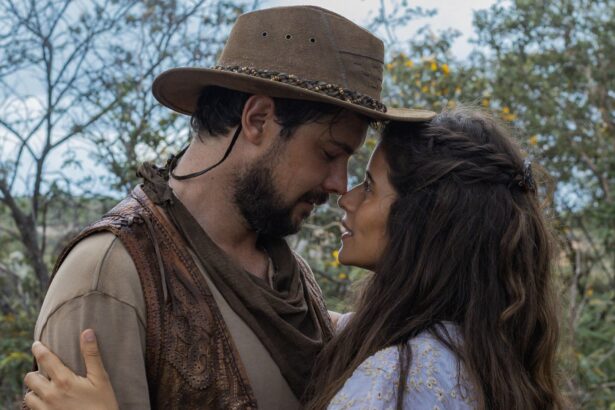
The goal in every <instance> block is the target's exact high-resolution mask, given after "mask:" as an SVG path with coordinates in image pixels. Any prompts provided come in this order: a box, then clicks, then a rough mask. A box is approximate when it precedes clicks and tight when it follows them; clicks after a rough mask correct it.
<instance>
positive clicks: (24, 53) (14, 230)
mask: <svg viewBox="0 0 615 410" xmlns="http://www.w3.org/2000/svg"><path fill="white" fill-rule="evenodd" d="M300 3H301V4H306V3H308V4H315V5H321V6H325V7H328V8H330V9H332V10H334V11H338V12H340V13H342V14H344V15H346V16H348V17H349V18H351V19H352V20H354V21H355V22H357V23H358V24H361V25H363V26H364V27H366V28H368V29H369V30H371V31H372V32H375V33H376V34H377V35H378V36H379V37H380V38H382V39H383V41H385V44H386V47H387V48H386V49H387V56H386V66H385V93H384V94H385V101H386V103H387V104H390V105H394V106H395V105H404V106H412V107H423V108H430V109H433V110H436V111H438V110H442V109H446V108H447V107H453V106H455V105H456V104H459V103H460V102H463V103H471V104H474V105H476V106H479V107H483V108H485V109H488V110H491V111H493V112H495V113H496V114H497V115H498V116H500V117H501V118H502V119H503V120H504V121H506V122H508V123H510V125H511V126H512V127H515V129H516V130H517V131H516V134H517V136H518V138H519V140H520V142H521V144H522V145H523V146H524V147H525V149H526V150H527V151H528V153H529V154H530V155H531V157H532V158H534V160H535V161H536V162H538V163H540V164H542V165H543V166H544V167H545V168H546V170H547V171H548V173H549V174H550V176H551V178H552V180H553V181H554V190H553V192H545V201H546V208H545V212H546V213H547V215H548V218H549V220H550V221H551V222H552V224H553V229H554V230H555V232H556V234H557V238H558V241H559V258H558V263H557V267H556V276H557V286H558V290H559V294H560V296H561V297H560V303H561V321H562V344H561V348H560V352H559V356H560V369H561V374H562V384H563V388H564V389H565V391H566V392H567V394H568V396H569V397H570V398H571V399H572V400H573V401H574V403H575V406H576V407H578V408H583V409H610V410H614V409H615V155H614V154H615V0H553V1H548V0H545V1H538V0H534V1H532V0H517V1H506V2H494V1H491V0H481V1H473V2H461V1H454V0H451V1H430V2H428V1H416V2H411V1H401V0H380V1H379V0H363V1H361V0H357V1H355V0H352V1H350V0H348V1H301V2H298V1H273V0H272V1H247V0H238V1H217V0H139V1H137V0H72V1H71V0H2V1H0V408H13V407H16V402H17V400H19V397H20V395H21V384H22V378H23V375H24V374H25V373H26V372H27V371H28V370H29V369H30V366H31V356H30V354H29V348H30V344H31V338H32V332H33V325H34V322H35V320H36V317H37V312H38V308H39V306H40V303H41V301H42V297H43V295H44V291H45V287H46V284H47V281H48V277H49V272H50V270H51V269H52V266H53V263H54V260H55V258H56V257H57V255H58V252H59V251H60V249H61V248H62V246H63V244H65V243H66V242H67V241H68V240H69V239H70V238H71V237H72V236H74V235H75V234H76V233H77V232H78V231H79V230H80V229H81V228H83V227H84V226H86V225H87V224H88V223H89V222H92V221H94V220H95V219H96V218H97V217H98V216H100V215H101V214H102V213H104V212H105V211H106V210H108V209H110V207H111V206H112V205H113V204H114V203H115V202H117V201H118V199H120V198H121V197H123V196H124V195H126V194H127V193H128V192H129V191H130V189H131V187H132V186H134V185H135V184H136V183H138V181H137V178H136V175H135V170H136V167H137V165H138V163H139V162H141V161H145V160H153V161H158V162H164V161H165V160H166V158H167V157H168V156H169V155H170V154H171V153H174V152H176V151H177V150H178V149H179V148H181V147H182V146H183V145H184V144H186V142H187V140H188V119H187V118H186V117H183V116H178V115H175V114H173V113H171V112H169V111H168V110H166V109H164V108H162V107H161V106H160V105H159V104H157V103H156V102H155V100H154V99H153V97H152V96H151V93H150V86H151V83H152V81H153V79H154V77H155V76H156V75H157V74H158V73H160V72H161V71H163V70H164V69H166V68H170V67H175V66H182V65H202V66H210V65H213V64H214V62H215V59H216V56H217V54H218V53H219V52H220V49H221V46H222V45H223V43H224V40H225V37H226V36H227V35H228V32H229V29H230V26H231V24H232V22H233V21H234V20H235V19H236V17H237V16H238V15H239V14H240V13H242V12H245V11H249V10H253V9H259V8H264V7H271V6H278V5H290V4H300ZM431 7H433V8H431ZM376 142H377V133H376V131H373V132H372V133H371V134H370V137H369V138H368V141H367V143H366V144H365V146H364V147H363V149H362V150H361V152H360V153H359V154H358V155H357V156H356V158H354V159H353V160H352V162H351V166H350V170H349V172H350V176H351V177H350V183H351V184H354V183H356V182H358V181H359V180H360V179H362V176H363V169H364V166H365V163H366V159H367V158H368V156H369V153H370V151H371V150H372V149H373V147H374V146H375V144H376ZM340 214H341V212H340V210H339V209H338V208H337V207H336V205H335V198H332V199H331V201H330V203H329V204H327V205H325V206H323V207H321V208H319V209H318V211H317V212H316V213H315V214H314V215H313V217H312V218H311V219H310V220H309V221H308V223H307V224H306V225H305V227H304V229H303V230H302V232H301V233H300V234H299V235H297V236H294V237H291V238H290V242H291V244H292V245H293V246H294V247H295V248H296V249H298V250H299V252H301V254H302V255H304V256H305V257H306V258H307V259H308V260H309V262H310V264H311V265H312V267H313V268H314V271H315V273H316V275H317V278H318V280H319V282H320V284H321V286H322V288H323V290H324V292H325V294H326V297H327V300H328V302H329V304H330V308H331V309H337V310H340V311H345V310H348V309H351V306H352V294H353V289H354V287H355V286H356V284H357V282H359V281H360V279H361V278H363V277H365V275H368V274H369V273H368V272H364V271H362V270H360V269H356V268H348V267H344V266H341V265H340V264H339V263H338V261H337V253H336V249H337V248H338V244H339V240H338V236H339V232H340V225H339V218H340V216H341V215H340Z"/></svg>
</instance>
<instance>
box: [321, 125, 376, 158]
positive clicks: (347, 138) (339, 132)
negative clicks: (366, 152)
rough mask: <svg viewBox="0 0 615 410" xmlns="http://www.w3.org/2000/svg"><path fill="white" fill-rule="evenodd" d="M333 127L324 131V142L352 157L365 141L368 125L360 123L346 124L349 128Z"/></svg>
mask: <svg viewBox="0 0 615 410" xmlns="http://www.w3.org/2000/svg"><path fill="white" fill-rule="evenodd" d="M347 124H348V123H347ZM335 125H339V126H335ZM335 125H334V126H333V127H329V129H328V130H327V131H325V133H324V135H323V136H324V138H323V140H324V142H326V143H330V144H332V145H335V146H336V147H338V148H340V149H342V150H343V151H344V152H345V153H346V154H348V155H353V154H354V153H355V152H356V151H357V150H358V149H359V148H360V147H361V145H363V141H365V137H366V135H367V129H368V124H367V123H365V122H363V121H360V122H354V123H351V124H348V125H349V126H341V125H342V124H335Z"/></svg>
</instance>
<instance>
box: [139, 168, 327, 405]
mask: <svg viewBox="0 0 615 410" xmlns="http://www.w3.org/2000/svg"><path fill="white" fill-rule="evenodd" d="M139 175H140V176H141V177H143V179H144V184H143V190H144V192H145V193H146V194H147V195H148V197H149V198H150V199H151V200H152V201H153V202H154V203H155V204H157V205H158V206H160V207H162V208H163V209H164V210H165V211H166V213H167V215H168V216H169V218H170V219H171V221H172V222H173V224H174V225H175V226H176V228H177V229H178V230H179V232H180V233H181V234H182V235H183V237H184V239H185V240H186V242H187V243H188V244H189V246H190V247H191V248H192V250H193V252H194V253H195V254H196V257H197V258H198V260H199V262H200V263H201V266H203V268H204V269H205V271H206V272H207V274H208V275H209V277H210V278H211V280H212V281H213V283H214V284H215V285H216V288H217V289H218V290H219V291H220V293H221V294H222V296H223V297H224V299H225V300H226V301H227V302H228V303H229V305H230V307H231V308H232V309H233V310H234V311H235V313H237V315H239V317H241V319H242V320H243V321H244V322H245V323H246V324H247V325H248V326H249V327H250V328H251V329H252V331H253V332H254V333H255V334H256V336H257V337H258V338H259V339H260V341H261V342H262V343H263V345H264V346H265V348H266V349H267V351H268V352H269V353H270V354H271V357H272V358H273V360H274V361H275V362H276V364H277V365H278V367H279V369H280V371H281V373H282V375H283V376H284V378H285V379H286V381H287V382H288V384H289V386H290V388H291V389H292V391H293V393H294V394H295V395H296V396H297V397H298V398H301V397H302V396H303V393H304V391H305V388H306V386H307V383H308V379H309V376H310V372H311V368H312V365H313V364H314V361H315V359H316V356H317V355H318V353H319V352H320V350H321V349H322V347H323V344H324V343H325V342H326V341H328V340H329V339H330V337H331V329H330V328H329V325H328V323H329V321H328V320H325V319H324V318H323V317H322V315H321V313H320V310H319V309H318V307H317V306H316V301H314V300H313V299H312V296H311V295H310V294H309V292H308V288H307V286H306V282H305V281H306V279H305V277H304V273H303V271H302V270H301V269H300V264H299V262H298V261H297V259H296V256H295V255H294V254H293V252H292V251H291V249H290V248H289V247H288V245H287V243H286V241H284V240H283V239H282V238H272V237H265V236H261V237H259V240H258V245H259V246H261V247H262V248H263V249H265V250H266V252H267V253H268V254H269V257H270V258H271V260H272V262H273V264H274V268H275V272H276V274H275V275H274V278H273V287H271V286H270V284H269V283H268V282H267V281H265V280H263V279H260V278H258V277H256V276H254V275H252V274H250V273H248V272H246V271H245V270H244V269H242V268H241V267H240V266H239V265H238V264H237V263H235V262H234V261H233V259H232V257H231V256H229V255H227V254H226V253H225V252H224V251H223V250H222V249H220V247H218V246H217V245H216V244H215V243H214V242H213V240H212V239H211V238H210V237H209V236H208V235H207V233H206V232H205V231H204V230H203V228H202V227H201V226H200V225H199V223H198V222H197V221H196V219H195V218H194V217H193V216H192V215H191V214H190V212H189V211H188V209H186V207H185V206H184V205H183V204H182V203H181V202H180V201H179V199H178V198H177V197H176V196H175V195H174V194H173V191H172V190H171V188H170V187H169V184H168V169H167V168H158V167H156V166H154V165H151V164H147V163H145V164H143V165H142V166H141V167H140V168H139Z"/></svg>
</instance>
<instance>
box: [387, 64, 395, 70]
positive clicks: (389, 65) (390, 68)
mask: <svg viewBox="0 0 615 410" xmlns="http://www.w3.org/2000/svg"><path fill="white" fill-rule="evenodd" d="M393 67H395V66H394V65H393V64H392V63H389V64H387V70H389V71H391V70H392V69H393Z"/></svg>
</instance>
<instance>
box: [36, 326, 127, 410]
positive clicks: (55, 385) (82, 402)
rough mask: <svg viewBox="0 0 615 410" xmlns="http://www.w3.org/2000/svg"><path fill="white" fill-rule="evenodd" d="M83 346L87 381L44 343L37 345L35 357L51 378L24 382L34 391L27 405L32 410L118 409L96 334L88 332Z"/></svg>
mask: <svg viewBox="0 0 615 410" xmlns="http://www.w3.org/2000/svg"><path fill="white" fill-rule="evenodd" d="M80 342H81V354H82V356H83V360H84V361H85V368H86V373H87V375H86V377H81V376H78V375H76V374H75V373H73V372H72V371H71V370H70V369H69V368H67V367H66V366H64V364H63V363H62V362H61V361H60V359H59V358H58V357H57V356H56V355H54V354H53V353H52V352H51V351H50V350H49V349H47V347H45V346H44V345H43V344H42V343H40V342H34V344H33V345H32V353H33V354H34V357H35V358H36V362H37V363H38V366H39V368H40V369H41V370H43V371H44V372H45V373H46V374H47V375H48V376H49V378H47V377H45V376H43V375H42V374H41V373H40V372H30V373H28V374H27V375H26V378H25V379H24V382H25V384H26V385H27V386H28V388H30V390H31V391H30V392H28V394H26V397H25V403H26V405H27V406H28V407H29V408H30V409H32V410H54V409H64V410H71V409H93V410H117V409H118V404H117V400H116V398H115V394H114V393H113V387H112V386H111V382H110V381H109V376H107V371H106V370H105V368H104V366H103V364H102V360H101V358H100V353H99V351H98V344H97V343H96V336H95V335H94V331H93V330H92V329H87V330H84V331H83V333H81V339H80Z"/></svg>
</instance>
